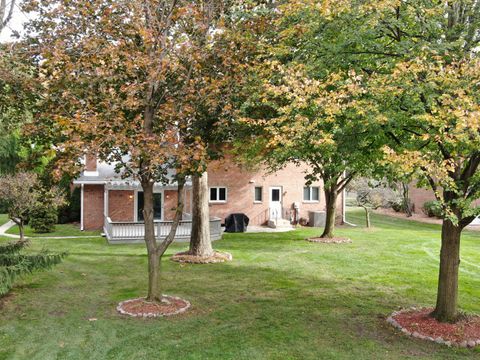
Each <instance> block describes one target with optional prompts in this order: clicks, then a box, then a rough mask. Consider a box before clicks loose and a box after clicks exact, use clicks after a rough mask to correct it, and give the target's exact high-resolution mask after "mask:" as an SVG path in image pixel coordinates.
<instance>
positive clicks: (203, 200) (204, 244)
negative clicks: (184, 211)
mask: <svg viewBox="0 0 480 360" xmlns="http://www.w3.org/2000/svg"><path fill="white" fill-rule="evenodd" d="M192 182H193V189H192V198H193V199H192V200H193V201H192V202H193V208H192V234H191V237H190V250H189V254H190V255H195V256H201V257H208V256H211V255H212V254H213V248H212V241H211V238H210V211H209V208H208V195H209V194H208V175H207V172H204V173H203V174H202V175H201V176H198V175H195V176H193V178H192Z"/></svg>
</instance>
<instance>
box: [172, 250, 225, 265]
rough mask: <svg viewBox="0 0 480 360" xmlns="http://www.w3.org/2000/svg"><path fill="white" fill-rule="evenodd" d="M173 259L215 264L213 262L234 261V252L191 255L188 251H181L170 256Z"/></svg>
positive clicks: (190, 262) (184, 261)
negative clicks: (203, 255)
mask: <svg viewBox="0 0 480 360" xmlns="http://www.w3.org/2000/svg"><path fill="white" fill-rule="evenodd" d="M170 259H171V260H172V261H175V262H179V263H189V264H213V263H222V262H226V261H232V259H233V257H232V254H230V253H227V252H218V251H214V252H213V254H212V255H211V256H208V257H202V256H196V255H190V254H189V253H188V252H181V253H178V254H175V255H173V256H172V257H171V258H170Z"/></svg>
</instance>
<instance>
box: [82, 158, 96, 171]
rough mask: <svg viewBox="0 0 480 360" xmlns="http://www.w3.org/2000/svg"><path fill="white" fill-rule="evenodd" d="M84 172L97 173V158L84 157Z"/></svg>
mask: <svg viewBox="0 0 480 360" xmlns="http://www.w3.org/2000/svg"><path fill="white" fill-rule="evenodd" d="M85 170H86V171H97V157H96V156H95V155H86V156H85Z"/></svg>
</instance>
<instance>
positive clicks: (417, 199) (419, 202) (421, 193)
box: [409, 183, 480, 225]
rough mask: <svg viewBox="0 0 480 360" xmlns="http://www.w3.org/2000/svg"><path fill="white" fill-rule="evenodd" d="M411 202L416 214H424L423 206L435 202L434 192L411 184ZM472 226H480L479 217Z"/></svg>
mask: <svg viewBox="0 0 480 360" xmlns="http://www.w3.org/2000/svg"><path fill="white" fill-rule="evenodd" d="M409 193H410V201H411V202H412V204H413V206H414V212H415V213H422V212H423V205H424V204H425V203H426V202H427V201H434V200H436V199H435V195H434V193H433V191H432V190H430V189H425V188H419V187H417V186H416V185H415V184H414V183H411V184H410V189H409ZM476 205H477V206H480V201H477V203H476ZM471 225H480V217H477V218H476V219H475V220H474V221H473V222H472V223H471Z"/></svg>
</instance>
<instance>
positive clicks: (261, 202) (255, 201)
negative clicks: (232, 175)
mask: <svg viewBox="0 0 480 360" xmlns="http://www.w3.org/2000/svg"><path fill="white" fill-rule="evenodd" d="M257 188H260V189H262V190H261V192H260V197H261V198H262V200H256V199H255V196H256V195H257V193H256V191H255V190H256V189H257ZM253 203H254V204H263V186H261V185H258V186H254V187H253Z"/></svg>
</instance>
